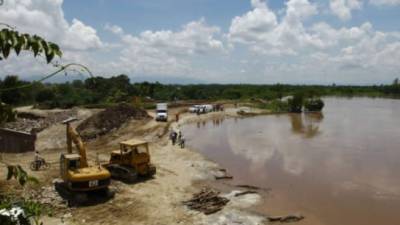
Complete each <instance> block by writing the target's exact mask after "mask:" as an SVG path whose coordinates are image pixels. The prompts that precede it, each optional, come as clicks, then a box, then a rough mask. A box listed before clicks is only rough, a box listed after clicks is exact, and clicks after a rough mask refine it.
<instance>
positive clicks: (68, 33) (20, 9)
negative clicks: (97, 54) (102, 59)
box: [0, 0, 103, 50]
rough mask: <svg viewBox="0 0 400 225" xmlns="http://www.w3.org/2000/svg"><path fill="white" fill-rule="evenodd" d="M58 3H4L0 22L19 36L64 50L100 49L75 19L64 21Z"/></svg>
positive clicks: (11, 0)
mask: <svg viewBox="0 0 400 225" xmlns="http://www.w3.org/2000/svg"><path fill="white" fill-rule="evenodd" d="M62 2H63V1H62V0H38V1H29V0H8V1H5V3H4V5H2V6H1V7H0V21H2V22H4V23H7V24H10V25H12V26H14V27H16V28H17V29H18V30H19V31H20V32H28V33H32V34H38V35H40V36H43V37H45V38H46V39H47V40H50V41H53V42H56V43H58V44H60V45H61V47H63V48H64V49H65V48H66V49H71V50H88V49H97V48H100V47H102V45H103V43H102V42H101V40H100V38H99V37H98V36H97V33H96V30H95V29H94V28H92V27H90V26H87V25H85V24H84V23H82V22H81V21H80V20H78V19H73V20H72V23H71V24H70V23H69V22H68V21H67V20H66V19H65V18H64V12H63V10H62Z"/></svg>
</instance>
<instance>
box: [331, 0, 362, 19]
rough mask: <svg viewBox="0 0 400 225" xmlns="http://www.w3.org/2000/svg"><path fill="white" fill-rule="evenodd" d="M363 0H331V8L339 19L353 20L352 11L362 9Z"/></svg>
mask: <svg viewBox="0 0 400 225" xmlns="http://www.w3.org/2000/svg"><path fill="white" fill-rule="evenodd" d="M362 5H363V2H362V1H361V0H330V3H329V6H330V8H331V10H332V12H333V14H335V15H336V16H337V17H339V18H340V19H341V20H349V19H351V11H352V10H359V9H361V8H362Z"/></svg>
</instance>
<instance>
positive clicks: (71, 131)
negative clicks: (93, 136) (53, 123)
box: [63, 118, 88, 168]
mask: <svg viewBox="0 0 400 225" xmlns="http://www.w3.org/2000/svg"><path fill="white" fill-rule="evenodd" d="M76 120H77V119H76V118H69V119H67V120H64V121H63V124H66V125H67V145H68V153H72V142H74V144H75V146H76V148H77V149H78V153H79V155H80V156H81V159H80V164H81V168H85V167H88V162H87V156H86V147H85V144H84V143H83V141H82V139H81V137H80V136H79V134H78V132H76V130H75V128H73V127H72V126H71V122H73V121H76Z"/></svg>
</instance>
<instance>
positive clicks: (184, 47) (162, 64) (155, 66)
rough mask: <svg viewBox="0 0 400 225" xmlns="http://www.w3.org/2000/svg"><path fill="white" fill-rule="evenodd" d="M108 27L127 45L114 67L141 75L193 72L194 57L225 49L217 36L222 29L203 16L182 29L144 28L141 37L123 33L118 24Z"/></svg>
mask: <svg viewBox="0 0 400 225" xmlns="http://www.w3.org/2000/svg"><path fill="white" fill-rule="evenodd" d="M107 29H108V30H110V31H112V32H113V33H117V34H119V35H120V36H121V38H122V41H123V42H124V43H125V45H126V47H125V48H124V49H123V50H122V52H121V57H120V60H119V61H118V62H116V63H115V66H118V67H121V68H125V69H126V70H127V71H128V72H131V73H136V74H137V73H139V74H143V73H144V74H153V75H154V74H163V75H173V74H179V75H182V74H187V73H191V70H192V66H191V57H194V56H198V55H208V54H212V53H221V52H224V51H225V48H224V45H223V43H222V41H220V40H218V39H217V38H216V37H215V36H216V35H218V33H219V32H220V29H219V28H218V27H215V26H209V25H207V24H206V23H205V20H204V19H201V20H199V21H192V22H189V23H188V24H186V25H184V26H183V27H182V29H181V30H180V31H177V32H174V31H171V30H161V31H150V30H148V31H143V32H142V33H140V34H139V36H133V35H130V34H124V31H123V30H122V29H120V28H119V27H117V26H110V25H109V26H108V27H107Z"/></svg>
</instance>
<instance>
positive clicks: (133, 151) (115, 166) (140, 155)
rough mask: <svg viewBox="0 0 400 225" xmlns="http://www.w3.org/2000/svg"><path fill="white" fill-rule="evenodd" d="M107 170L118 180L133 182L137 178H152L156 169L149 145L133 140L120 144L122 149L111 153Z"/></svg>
mask: <svg viewBox="0 0 400 225" xmlns="http://www.w3.org/2000/svg"><path fill="white" fill-rule="evenodd" d="M107 168H108V169H109V170H110V172H111V176H112V177H113V178H116V179H123V180H129V181H133V180H135V179H136V177H137V176H138V175H139V176H142V177H151V176H153V175H154V174H155V173H156V167H155V166H154V165H153V164H151V161H150V153H149V144H148V142H146V141H142V140H138V139H131V140H128V141H123V142H121V143H120V149H119V150H114V151H112V152H111V157H110V162H109V164H108V166H107Z"/></svg>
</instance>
